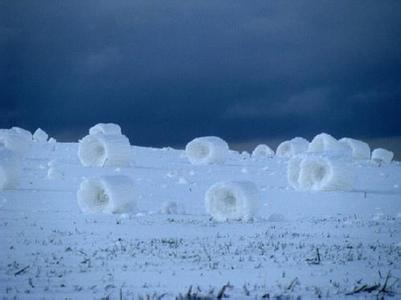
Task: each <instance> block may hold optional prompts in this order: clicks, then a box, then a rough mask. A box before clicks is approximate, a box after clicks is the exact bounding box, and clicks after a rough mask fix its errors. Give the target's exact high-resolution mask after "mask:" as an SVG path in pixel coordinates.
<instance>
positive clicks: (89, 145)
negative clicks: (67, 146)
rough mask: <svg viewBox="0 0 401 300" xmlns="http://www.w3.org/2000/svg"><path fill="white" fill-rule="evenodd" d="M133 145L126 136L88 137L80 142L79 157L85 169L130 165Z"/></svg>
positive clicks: (100, 135)
mask: <svg viewBox="0 0 401 300" xmlns="http://www.w3.org/2000/svg"><path fill="white" fill-rule="evenodd" d="M130 154H131V145H130V142H129V140H128V138H127V137H126V136H124V135H105V134H102V133H97V134H93V135H87V136H86V137H84V138H83V139H82V140H81V141H80V142H79V149H78V156H79V159H80V161H81V163H82V165H84V166H85V167H89V166H95V167H103V166H125V165H128V163H129V159H130Z"/></svg>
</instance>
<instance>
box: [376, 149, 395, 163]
mask: <svg viewBox="0 0 401 300" xmlns="http://www.w3.org/2000/svg"><path fill="white" fill-rule="evenodd" d="M393 157H394V153H393V152H391V151H389V150H386V149H383V148H377V149H375V150H373V152H372V161H374V162H377V163H380V164H381V163H385V164H389V163H391V161H392V160H393Z"/></svg>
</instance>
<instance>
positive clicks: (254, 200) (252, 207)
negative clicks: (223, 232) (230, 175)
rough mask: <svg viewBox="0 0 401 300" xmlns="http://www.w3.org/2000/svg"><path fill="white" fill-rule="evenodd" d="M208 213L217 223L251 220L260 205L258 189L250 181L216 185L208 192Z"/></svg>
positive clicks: (206, 202) (206, 201) (206, 197)
mask: <svg viewBox="0 0 401 300" xmlns="http://www.w3.org/2000/svg"><path fill="white" fill-rule="evenodd" d="M205 204H206V211H207V213H209V214H210V215H211V216H212V217H213V218H214V219H215V220H216V221H218V222H224V221H227V220H245V221H246V220H249V219H251V218H252V217H253V216H254V215H255V214H256V212H257V209H258V207H259V205H260V195H259V191H258V188H257V187H256V185H255V184H254V183H253V182H250V181H230V182H220V183H216V184H215V185H213V186H212V187H210V188H209V190H208V191H207V192H206V195H205Z"/></svg>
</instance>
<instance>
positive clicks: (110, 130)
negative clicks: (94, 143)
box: [89, 123, 121, 135]
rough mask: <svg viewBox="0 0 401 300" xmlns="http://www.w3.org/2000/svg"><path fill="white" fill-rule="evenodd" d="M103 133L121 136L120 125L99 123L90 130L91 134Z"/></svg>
mask: <svg viewBox="0 0 401 300" xmlns="http://www.w3.org/2000/svg"><path fill="white" fill-rule="evenodd" d="M98 133H103V134H107V135H120V134H121V127H120V125H117V124H114V123H99V124H96V125H95V126H93V127H91V128H90V129H89V134H98Z"/></svg>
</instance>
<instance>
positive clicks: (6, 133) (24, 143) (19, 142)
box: [0, 127, 32, 156]
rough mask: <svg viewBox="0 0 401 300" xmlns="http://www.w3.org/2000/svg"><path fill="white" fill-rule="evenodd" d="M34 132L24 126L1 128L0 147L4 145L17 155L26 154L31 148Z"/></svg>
mask: <svg viewBox="0 0 401 300" xmlns="http://www.w3.org/2000/svg"><path fill="white" fill-rule="evenodd" d="M31 145H32V134H31V133H30V132H29V131H27V130H25V129H22V128H19V127H13V128H11V129H0V147H1V146H3V147H5V148H7V149H9V150H11V151H13V152H14V153H16V154H17V155H20V156H23V155H25V154H26V153H27V152H28V151H29V150H30V148H31Z"/></svg>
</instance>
